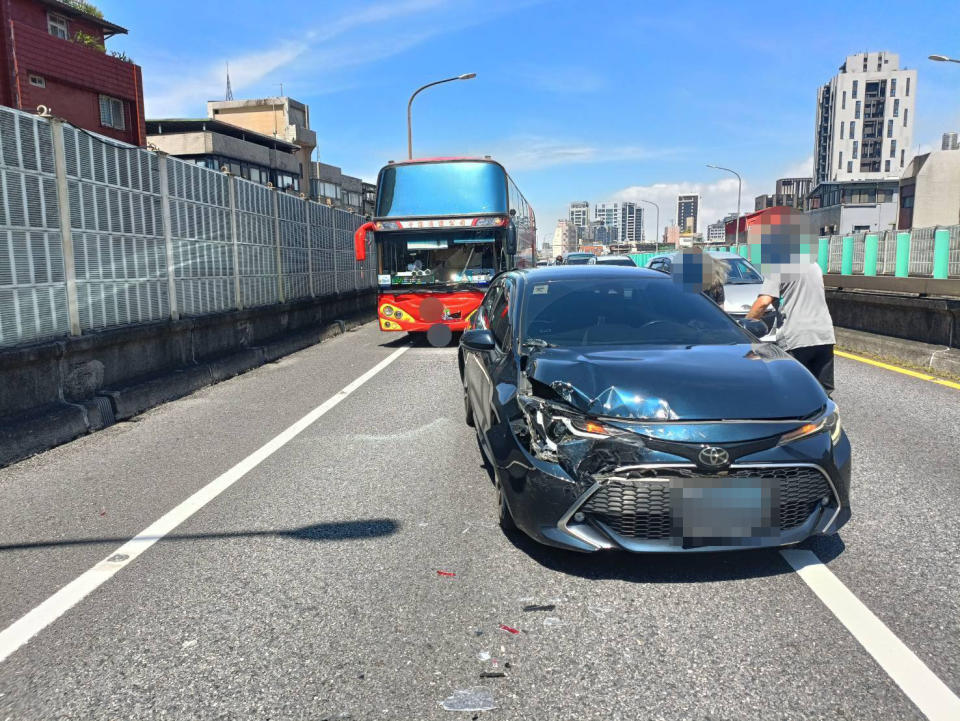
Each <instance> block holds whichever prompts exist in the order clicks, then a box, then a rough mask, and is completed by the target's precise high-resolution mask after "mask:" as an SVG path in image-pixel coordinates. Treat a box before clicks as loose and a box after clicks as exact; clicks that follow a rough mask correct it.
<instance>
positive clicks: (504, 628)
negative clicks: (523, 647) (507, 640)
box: [497, 623, 520, 636]
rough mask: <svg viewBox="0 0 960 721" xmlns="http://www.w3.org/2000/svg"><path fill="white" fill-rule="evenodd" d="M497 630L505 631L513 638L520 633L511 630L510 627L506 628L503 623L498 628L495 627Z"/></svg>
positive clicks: (513, 629)
mask: <svg viewBox="0 0 960 721" xmlns="http://www.w3.org/2000/svg"><path fill="white" fill-rule="evenodd" d="M497 628H499V629H500V630H501V631H506V632H507V633H509V634H511V635H513V636H516V635H517V634H518V633H520V631H518V630H517V629H515V628H511V627H510V626H507V625H506V624H504V623H501V624H500V625H499V626H497Z"/></svg>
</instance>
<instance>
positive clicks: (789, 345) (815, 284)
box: [747, 254, 836, 394]
mask: <svg viewBox="0 0 960 721" xmlns="http://www.w3.org/2000/svg"><path fill="white" fill-rule="evenodd" d="M774 300H779V301H780V305H779V315H780V325H779V328H778V329H777V345H779V346H780V347H781V348H783V349H784V350H785V351H787V352H788V353H790V355H792V356H793V357H794V358H796V359H797V360H798V361H800V362H801V363H802V364H803V365H804V366H805V367H806V368H807V370H809V371H810V372H811V373H813V375H814V377H815V378H816V379H817V380H818V381H820V385H822V386H823V388H824V390H825V391H827V393H828V394H829V393H831V392H832V391H833V389H834V386H833V346H834V344H835V343H836V338H835V337H834V333H833V319H832V318H831V317H830V310H829V308H827V299H826V295H825V294H824V290H823V271H822V270H821V269H820V266H819V265H817V264H816V263H814V262H813V261H812V259H811V258H810V257H809V255H806V256H804V255H803V254H793V255H792V257H791V262H790V263H788V264H786V265H784V266H781V267H780V268H778V269H776V270H775V271H774V272H765V273H764V281H763V285H762V286H761V287H760V294H759V295H758V296H757V299H756V300H755V301H754V303H753V307H752V308H751V309H750V312H749V313H747V318H757V319H760V318H762V317H763V313H764V311H765V310H766V309H767V307H768V306H769V305H770V304H771V303H773V302H774Z"/></svg>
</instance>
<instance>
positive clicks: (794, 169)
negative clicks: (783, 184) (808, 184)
mask: <svg viewBox="0 0 960 721" xmlns="http://www.w3.org/2000/svg"><path fill="white" fill-rule="evenodd" d="M780 177H781V178H811V177H813V156H812V155H808V156H807V157H806V159H804V160H802V161H801V162H799V163H794V164H793V165H791V166H789V167H788V168H787V169H786V170H784V171H783V175H781V176H780ZM770 192H773V189H772V188H771V190H770Z"/></svg>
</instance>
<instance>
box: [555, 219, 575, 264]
mask: <svg viewBox="0 0 960 721" xmlns="http://www.w3.org/2000/svg"><path fill="white" fill-rule="evenodd" d="M576 250H577V227H576V226H575V225H574V224H573V223H571V222H570V221H569V220H566V219H563V220H558V221H557V227H556V229H555V230H554V231H553V255H554V257H556V256H558V255H564V254H566V253H574V252H576Z"/></svg>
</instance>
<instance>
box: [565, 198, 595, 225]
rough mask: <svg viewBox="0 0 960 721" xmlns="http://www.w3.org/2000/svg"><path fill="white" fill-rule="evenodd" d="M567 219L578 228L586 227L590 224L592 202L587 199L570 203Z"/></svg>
mask: <svg viewBox="0 0 960 721" xmlns="http://www.w3.org/2000/svg"><path fill="white" fill-rule="evenodd" d="M567 219H568V220H569V221H570V222H571V223H573V224H574V225H575V226H576V227H578V228H586V227H587V226H588V225H590V203H588V202H587V201H586V200H578V201H576V202H574V203H570V207H569V209H568V210H567Z"/></svg>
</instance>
